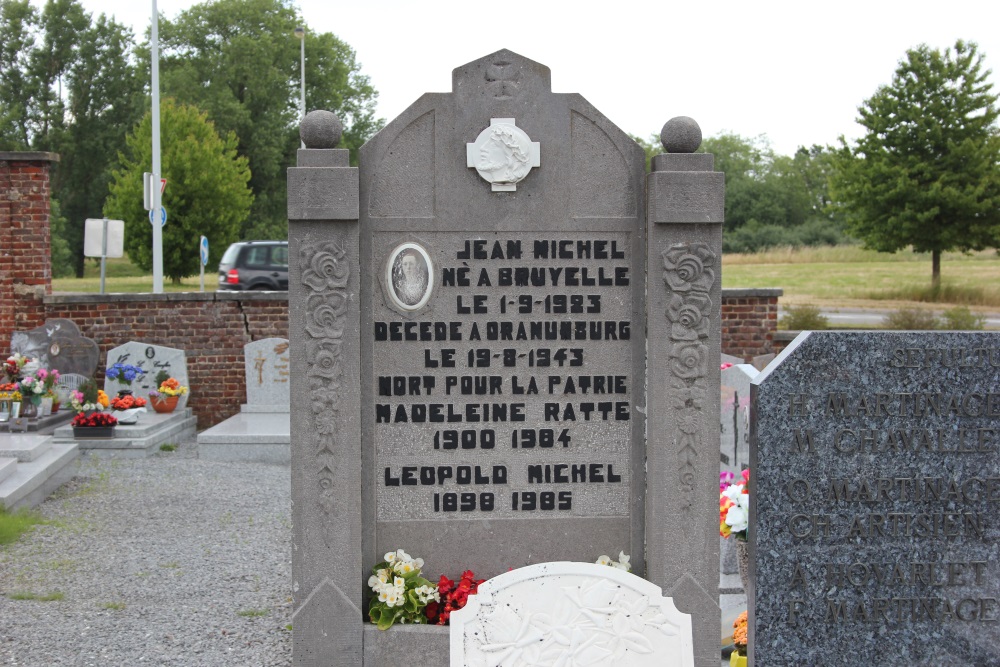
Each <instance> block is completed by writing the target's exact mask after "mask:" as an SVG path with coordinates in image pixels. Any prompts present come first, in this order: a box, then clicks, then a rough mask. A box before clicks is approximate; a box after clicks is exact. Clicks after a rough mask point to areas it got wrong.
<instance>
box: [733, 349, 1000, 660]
mask: <svg viewBox="0 0 1000 667" xmlns="http://www.w3.org/2000/svg"><path fill="white" fill-rule="evenodd" d="M998 342H1000V341H998V337H997V335H996V334H985V333H984V334H972V333H940V334H919V333H874V332H865V333H854V334H849V333H843V332H841V333H832V332H830V333H811V334H808V335H807V336H806V337H805V338H803V339H799V340H798V341H797V344H796V345H795V347H794V349H792V353H791V354H790V355H789V356H788V357H786V358H785V359H784V360H783V361H782V363H780V364H779V365H778V366H777V368H774V369H773V370H772V369H768V370H767V371H765V373H764V374H763V375H764V377H763V379H760V378H758V379H757V380H755V381H754V384H755V385H757V386H755V387H754V398H753V407H754V410H755V423H754V425H753V428H754V430H755V434H754V437H755V440H756V442H757V446H756V447H755V448H754V458H752V459H751V469H752V470H753V471H754V476H755V480H754V484H755V490H754V491H755V492H754V491H752V493H754V500H753V502H754V504H755V512H756V523H755V529H756V535H755V537H754V540H755V542H756V564H757V577H756V582H755V585H754V588H755V602H754V604H753V607H754V610H755V616H754V624H755V632H754V644H755V646H754V655H755V661H756V664H781V661H782V660H787V659H790V657H791V656H793V655H795V656H797V657H798V658H801V659H808V658H817V659H819V658H820V657H821V656H824V655H825V656H830V655H833V654H835V653H838V652H845V651H850V653H851V655H852V660H854V662H850V663H849V664H879V659H880V658H879V656H885V655H886V652H887V651H892V655H894V656H897V657H899V659H900V660H901V661H900V662H894V663H891V664H935V665H950V664H963V665H980V664H983V665H985V664H989V663H988V662H986V661H987V660H988V658H987V656H995V651H996V639H997V638H998V637H1000V578H998V576H997V575H998V570H997V565H996V563H997V560H998V559H997V556H998V555H1000V554H998V538H1000V528H998V524H997V522H996V520H995V516H996V508H997V504H998V503H1000V465H998V463H1000V344H998ZM859 632H860V633H863V635H864V636H865V637H868V638H870V639H869V640H868V641H866V642H863V643H861V645H858V644H859V643H858V642H857V637H858V636H859V634H858V633H859ZM883 659H884V658H883ZM845 664H848V663H845Z"/></svg>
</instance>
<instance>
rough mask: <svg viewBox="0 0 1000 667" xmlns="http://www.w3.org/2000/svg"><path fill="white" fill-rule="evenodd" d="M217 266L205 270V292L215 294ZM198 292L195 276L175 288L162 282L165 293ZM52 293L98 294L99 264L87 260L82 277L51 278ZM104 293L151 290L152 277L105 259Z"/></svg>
mask: <svg viewBox="0 0 1000 667" xmlns="http://www.w3.org/2000/svg"><path fill="white" fill-rule="evenodd" d="M217 268H218V267H209V266H206V267H205V291H206V292H214V291H215V285H216V281H217V278H216V275H217V271H216V270H217ZM198 290H199V280H198V276H194V277H191V278H184V279H183V280H181V283H180V284H179V285H175V284H174V283H172V282H171V281H170V279H169V278H164V279H163V291H164V292H197V291H198ZM52 291H53V292H92V293H99V292H100V291H101V265H100V263H99V262H98V263H95V262H93V261H91V260H89V259H88V260H87V263H86V264H85V266H84V271H83V278H76V277H73V278H53V280H52ZM104 291H105V292H107V293H109V294H111V293H125V294H132V293H138V292H152V291H153V275H152V274H146V273H145V272H144V271H142V270H141V269H139V268H138V267H136V266H135V264H133V263H132V262H130V261H129V259H128V258H127V257H121V258H118V259H109V260H107V265H106V266H105V274H104Z"/></svg>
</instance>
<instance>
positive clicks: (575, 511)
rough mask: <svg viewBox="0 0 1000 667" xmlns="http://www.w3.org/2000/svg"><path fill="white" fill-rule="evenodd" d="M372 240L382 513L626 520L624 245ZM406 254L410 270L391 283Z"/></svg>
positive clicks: (628, 290)
mask: <svg viewBox="0 0 1000 667" xmlns="http://www.w3.org/2000/svg"><path fill="white" fill-rule="evenodd" d="M571 237H572V238H571ZM393 244H395V245H393ZM378 245H379V246H384V247H386V248H388V253H384V254H383V256H385V257H387V260H386V262H387V266H388V267H389V269H388V270H387V271H386V272H384V273H383V274H382V275H383V276H384V279H383V281H382V285H381V287H382V290H383V292H384V294H385V296H386V304H387V305H386V306H383V307H381V308H380V312H379V313H378V314H377V318H376V320H375V323H374V338H375V351H374V358H375V375H376V403H375V406H374V412H375V423H376V427H375V442H376V450H377V466H376V469H377V470H378V471H379V477H380V479H379V480H378V484H379V489H378V493H377V498H378V514H377V516H378V518H379V519H380V520H414V519H446V518H450V517H453V516H454V515H455V514H464V515H465V516H464V517H463V518H470V517H475V518H487V519H488V518H490V517H511V516H516V515H523V514H526V513H527V514H550V515H553V516H555V515H559V514H565V515H572V516H602V517H608V516H619V517H623V516H626V515H627V509H628V497H629V493H630V486H629V485H630V470H629V452H630V445H631V438H632V434H631V425H630V423H629V422H630V419H631V400H632V391H633V383H632V378H631V375H632V355H631V345H632V343H631V339H632V324H631V321H630V320H631V318H630V309H631V303H632V289H633V286H632V280H633V276H632V271H631V265H630V261H629V255H630V240H629V235H628V234H624V233H622V234H607V233H603V234H574V235H569V234H561V235H559V237H557V238H552V237H551V236H549V237H540V236H538V235H523V236H520V237H519V238H505V237H504V235H502V234H497V235H490V238H485V237H479V238H470V237H469V235H467V234H450V233H437V234H434V233H429V234H425V235H422V237H421V241H420V242H407V243H404V244H399V243H398V239H393V238H392V237H391V236H387V237H385V238H381V239H379V243H378ZM389 246H392V247H389ZM407 253H410V254H407ZM401 255H402V257H403V260H404V261H405V260H407V259H408V258H409V257H413V258H414V261H413V262H412V264H415V265H416V266H415V267H411V268H410V269H409V274H408V276H407V275H403V276H402V278H401V280H391V277H392V274H393V271H392V268H391V267H392V266H393V265H394V264H398V263H401V261H400V260H399V257H400V256H401ZM408 285H414V286H415V289H411V288H410V287H408ZM431 300H433V304H434V307H433V308H431V309H429V310H428V312H417V313H415V314H413V315H410V314H409V313H408V312H407V311H408V310H409V306H410V305H411V304H413V303H419V302H421V301H423V302H430V301H431ZM393 306H394V307H393ZM400 348H402V349H404V350H406V353H404V354H402V355H400V354H399V353H398V350H399V349H400ZM598 348H600V351H598Z"/></svg>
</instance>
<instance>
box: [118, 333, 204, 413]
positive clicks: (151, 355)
mask: <svg viewBox="0 0 1000 667" xmlns="http://www.w3.org/2000/svg"><path fill="white" fill-rule="evenodd" d="M119 363H120V364H131V365H133V366H138V367H139V368H141V369H142V370H144V371H146V372H145V374H144V375H143V376H142V377H140V378H138V379H136V380H134V381H133V382H132V385H131V386H130V387H126V386H125V385H122V384H120V383H119V382H118V381H116V380H112V379H110V378H107V377H105V378H104V391H105V392H107V394H108V396H114V395H115V394H117V393H118V390H119V389H126V388H128V389H131V390H132V392H133V393H134V394H135V395H136V396H141V397H143V398H147V397H148V395H149V392H151V391H155V390H156V389H157V387H158V386H159V385H157V384H156V375H157V374H158V373H159V372H160V371H166V372H167V373H168V374H169V375H170V377H172V378H176V379H177V381H178V382H180V383H181V385H182V386H185V387H187V386H188V372H187V355H186V354H185V353H184V350H178V349H177V348H173V347H164V346H162V345H150V344H149V343H140V342H137V341H129V342H128V343H125V344H124V345H119V346H118V347H115V348H112V349H110V350H108V356H107V364H106V366H105V368H107V367H108V366H111V365H113V364H119ZM188 396H190V394H189V393H188V394H184V395H182V396H181V398H180V401H179V402H178V403H177V408H178V410H181V409H182V408H184V407H185V406H186V405H187V399H188Z"/></svg>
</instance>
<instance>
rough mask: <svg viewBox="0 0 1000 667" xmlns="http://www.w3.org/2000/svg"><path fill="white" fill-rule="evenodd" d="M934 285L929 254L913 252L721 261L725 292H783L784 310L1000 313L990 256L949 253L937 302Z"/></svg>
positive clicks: (816, 252) (770, 255) (998, 277)
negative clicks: (925, 308) (918, 308)
mask: <svg viewBox="0 0 1000 667" xmlns="http://www.w3.org/2000/svg"><path fill="white" fill-rule="evenodd" d="M930 283H931V259H930V256H929V255H921V254H916V253H913V252H899V253H895V254H887V253H877V252H874V251H867V250H861V249H860V248H854V247H836V248H803V249H798V250H791V249H787V248H786V249H781V250H773V251H769V252H765V253H758V254H755V255H725V256H724V257H723V259H722V286H723V287H726V288H754V287H757V288H763V287H778V288H781V289H783V290H784V296H782V298H781V303H782V304H783V305H803V304H811V305H816V306H822V307H835V306H840V307H857V308H863V307H869V308H884V309H894V308H900V307H905V306H913V305H914V304H918V303H928V304H929V303H933V304H934V305H935V306H936V307H944V306H948V305H964V306H969V307H970V308H971V309H973V310H977V309H979V310H990V309H995V308H997V307H1000V257H998V256H997V254H996V253H995V252H993V251H985V252H979V253H973V254H970V255H963V254H961V253H946V254H945V255H944V256H943V258H942V261H941V290H940V293H939V294H938V295H937V298H936V299H935V295H933V294H931V290H930Z"/></svg>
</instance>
